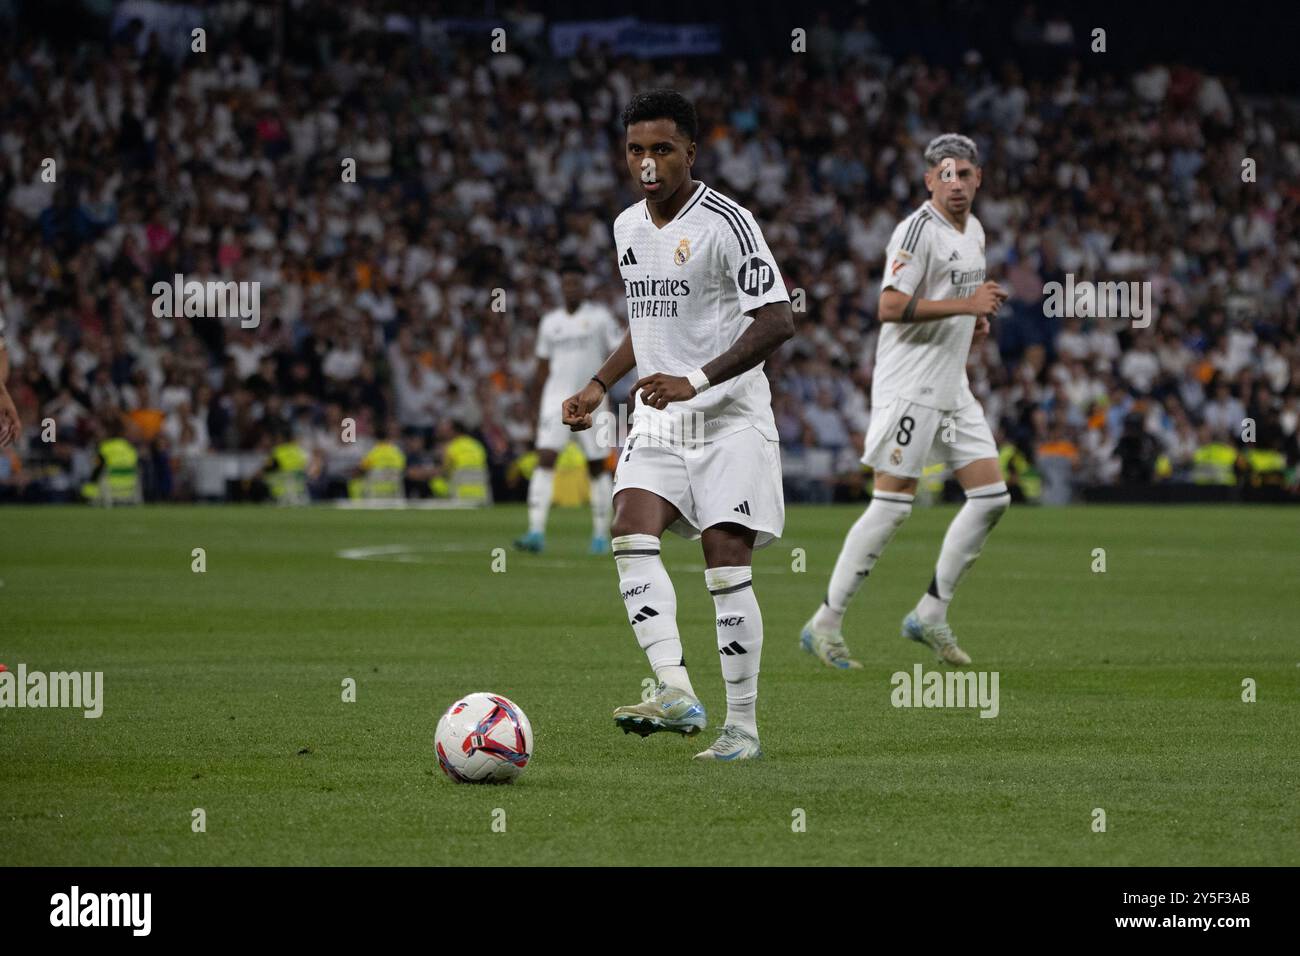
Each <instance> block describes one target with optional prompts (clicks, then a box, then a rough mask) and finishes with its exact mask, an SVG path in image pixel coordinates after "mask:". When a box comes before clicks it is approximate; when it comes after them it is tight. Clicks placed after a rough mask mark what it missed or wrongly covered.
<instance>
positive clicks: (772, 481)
mask: <svg viewBox="0 0 1300 956" xmlns="http://www.w3.org/2000/svg"><path fill="white" fill-rule="evenodd" d="M623 126H624V128H625V129H626V130H627V142H626V158H627V166H628V170H629V172H630V173H631V174H632V178H633V180H634V181H635V182H636V184H637V186H638V188H639V189H640V191H641V194H642V196H643V197H644V198H643V199H642V201H641V202H638V203H637V204H636V205H634V206H630V207H628V208H627V209H626V210H624V211H623V213H622V214H620V215H619V217H618V218H617V219H616V220H615V222H614V241H615V244H616V247H617V248H616V252H617V254H618V257H619V270H620V273H621V274H622V276H623V284H624V289H625V292H626V295H627V307H628V317H629V319H630V325H631V329H630V331H629V333H628V336H627V337H626V338H624V340H623V342H622V344H621V345H619V347H618V349H617V350H616V351H615V352H614V354H613V355H611V356H610V357H609V359H608V361H606V362H605V364H604V365H603V366H601V368H600V369H599V371H597V373H596V375H595V376H593V377H592V379H591V381H590V382H589V383H588V384H587V385H586V387H584V388H583V389H582V390H581V391H579V392H578V393H577V394H576V395H573V396H572V397H571V398H569V399H568V400H567V401H565V403H564V421H565V423H567V424H569V425H570V426H571V427H573V428H575V429H583V428H588V427H590V425H591V412H592V411H593V410H594V409H596V408H597V407H598V406H599V405H600V403H601V401H602V400H603V398H604V395H605V392H606V390H607V384H608V383H612V382H616V381H618V380H619V379H620V378H622V377H623V376H624V375H625V374H627V372H628V371H630V370H631V369H632V367H633V366H634V365H635V366H636V367H637V370H638V374H639V375H640V376H641V377H640V379H639V380H638V381H637V382H636V384H635V385H634V386H633V388H632V391H633V394H634V395H636V396H637V402H638V404H637V408H636V413H635V417H634V421H633V425H632V430H631V432H630V434H629V435H628V439H627V444H626V446H625V447H624V449H623V452H622V454H621V458H620V460H619V463H618V470H617V472H616V474H615V477H614V483H615V486H616V487H617V489H618V490H617V491H616V493H615V495H614V508H615V514H614V539H613V550H614V559H615V562H616V563H617V565H618V574H619V588H620V590H621V592H622V595H623V601H624V604H625V605H626V607H627V613H628V618H629V620H630V621H631V624H632V630H633V631H634V632H635V634H636V637H637V642H638V643H639V644H640V645H641V647H642V648H643V649H644V650H645V652H646V656H647V657H648V658H649V660H650V666H651V668H652V669H653V670H654V672H655V676H656V678H657V679H658V682H659V683H658V687H657V688H656V692H655V695H654V697H653V698H652V699H650V700H648V701H643V702H641V703H639V704H633V705H631V706H627V707H619V708H618V709H617V710H615V711H614V720H615V723H616V724H617V725H618V726H619V727H622V728H623V730H624V731H625V732H635V733H638V734H641V735H642V736H646V735H648V734H652V733H656V732H658V731H676V732H678V733H681V734H684V735H691V734H695V733H698V732H699V731H700V730H702V729H704V727H705V725H706V718H705V713H704V707H703V706H702V705H701V704H700V701H699V699H698V698H697V697H696V695H695V691H694V689H693V688H692V686H691V679H690V677H689V676H688V674H687V671H686V661H685V658H684V657H683V655H682V642H681V637H680V635H679V633H678V630H677V598H676V595H675V593H674V591H673V583H672V580H671V579H670V578H669V576H668V572H667V570H665V568H664V565H663V561H662V560H661V559H660V555H659V546H660V538H661V537H662V535H663V533H664V531H666V530H668V529H669V528H672V529H673V530H674V531H676V532H677V533H678V534H681V535H682V536H684V537H687V538H701V539H702V544H703V548H704V559H705V565H706V568H707V570H706V571H705V573H704V580H705V585H706V586H707V587H708V589H709V593H710V594H712V595H713V602H714V608H715V610H716V611H717V639H718V652H719V654H720V656H721V658H722V676H723V679H724V680H725V681H726V685H727V719H726V722H725V723H724V725H723V727H722V732H721V734H720V735H719V737H718V739H717V741H716V742H715V743H714V744H713V745H712V746H711V747H709V748H708V749H707V750H705V751H703V752H701V753H699V754H697V755H696V757H697V759H704V760H744V759H749V758H753V757H758V756H760V755H761V753H762V751H761V749H760V747H759V738H758V724H757V718H756V706H757V700H758V672H759V658H760V655H761V653H762V648H763V618H762V615H761V614H760V612H759V607H758V600H757V598H756V597H755V596H754V590H753V586H752V569H751V567H750V565H751V561H752V558H753V550H754V548H755V547H762V546H763V545H765V544H767V543H769V542H770V541H772V540H773V539H774V538H777V537H779V536H780V534H781V531H782V528H783V526H784V523H785V501H784V498H783V496H782V490H781V458H780V450H779V447H778V442H777V431H776V425H775V422H774V419H773V416H772V395H771V391H770V389H769V388H768V384H767V378H766V376H765V375H764V373H763V368H762V366H763V361H764V360H765V359H766V358H767V357H768V356H769V355H771V354H772V353H773V352H774V351H775V350H776V349H777V347H778V346H780V345H781V343H782V342H784V341H786V340H787V339H788V338H790V336H791V335H793V334H794V319H793V316H792V315H791V312H790V297H789V295H788V294H787V293H786V289H785V282H784V280H783V279H782V278H781V273H780V271H779V270H778V269H777V267H776V262H775V260H774V258H773V257H772V254H771V251H770V250H769V249H768V247H767V243H766V242H765V241H764V240H763V234H762V232H761V231H760V230H759V228H758V224H757V223H756V222H755V221H754V217H753V216H752V215H750V213H749V212H748V211H747V210H745V209H743V208H741V207H740V206H738V205H736V203H734V202H732V201H731V200H730V199H728V198H726V197H725V196H722V195H721V194H719V193H717V192H715V191H714V190H712V189H710V188H709V187H708V186H706V185H705V184H704V183H702V182H697V181H695V180H694V179H692V178H691V166H692V165H693V164H694V162H695V155H696V144H695V137H696V133H697V120H696V115H695V108H694V107H693V106H692V105H691V104H690V102H688V101H687V100H686V98H685V97H683V96H682V95H681V94H680V93H676V92H674V91H672V90H656V91H652V92H647V93H640V94H638V95H636V96H635V97H633V98H632V101H631V102H630V103H629V104H628V106H627V108H626V109H625V110H624V111H623ZM670 405H672V406H673V407H672V409H671V410H669V406H670Z"/></svg>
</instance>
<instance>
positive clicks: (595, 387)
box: [560, 330, 636, 432]
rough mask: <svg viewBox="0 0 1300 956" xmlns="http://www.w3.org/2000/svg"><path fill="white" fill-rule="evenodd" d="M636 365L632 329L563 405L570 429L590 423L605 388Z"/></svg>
mask: <svg viewBox="0 0 1300 956" xmlns="http://www.w3.org/2000/svg"><path fill="white" fill-rule="evenodd" d="M635 367H636V353H634V352H633V351H632V332H631V330H629V331H627V332H626V333H624V335H623V341H622V342H621V343H620V344H619V347H618V348H616V349H615V350H614V354H612V355H611V356H610V357H609V358H607V359H605V364H604V365H602V366H601V367H600V369H599V370H598V371H597V372H596V374H595V375H593V376H592V377H591V381H590V382H588V383H587V384H586V385H584V386H583V387H582V391H580V392H578V393H577V394H576V395H570V396H569V397H568V398H566V399H565V400H564V403H563V405H562V406H561V413H560V414H561V416H562V418H563V421H564V424H566V425H568V426H569V430H570V431H575V432H580V431H582V430H584V429H587V428H590V427H591V413H592V412H594V411H595V410H596V409H597V408H599V407H600V403H601V402H602V401H604V400H605V392H606V391H608V389H609V386H611V385H613V384H614V383H615V382H617V381H618V380H619V379H621V378H622V377H623V376H624V375H626V374H627V373H628V372H630V371H632V369H634V368H635Z"/></svg>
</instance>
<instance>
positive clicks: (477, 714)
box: [433, 693, 533, 783]
mask: <svg viewBox="0 0 1300 956" xmlns="http://www.w3.org/2000/svg"><path fill="white" fill-rule="evenodd" d="M433 749H434V752H435V753H436V754H437V755H438V766H439V767H441V768H442V772H443V773H445V774H446V775H447V776H448V777H449V778H450V779H452V780H453V781H455V782H456V783H509V782H510V781H512V780H514V779H515V778H516V777H518V776H519V775H520V774H521V773H523V771H524V767H526V766H528V761H530V760H532V758H533V727H532V724H530V723H529V722H528V717H527V715H525V714H524V712H523V709H522V708H520V706H519V705H518V704H516V703H515V702H514V701H512V700H511V699H510V698H508V697H502V696H501V695H500V694H486V693H477V694H470V695H469V696H467V697H462V698H461V699H460V700H458V701H456V703H454V704H452V705H451V706H450V707H448V708H447V712H446V713H445V714H443V715H442V719H441V720H439V721H438V729H437V730H436V731H434V734H433Z"/></svg>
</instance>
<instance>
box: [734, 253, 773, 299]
mask: <svg viewBox="0 0 1300 956" xmlns="http://www.w3.org/2000/svg"><path fill="white" fill-rule="evenodd" d="M775 281H776V270H775V269H773V268H772V267H771V266H769V265H768V264H767V263H766V262H764V261H763V260H762V259H760V258H758V257H757V256H755V257H754V258H752V259H750V260H749V261H748V262H746V263H745V264H744V265H743V266H741V267H740V271H739V272H737V273H736V285H738V286H740V289H741V291H742V292H744V293H745V294H746V295H762V294H763V293H764V292H766V291H767V290H768V289H770V288H772V283H774V282H775Z"/></svg>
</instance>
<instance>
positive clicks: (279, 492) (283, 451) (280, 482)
mask: <svg viewBox="0 0 1300 956" xmlns="http://www.w3.org/2000/svg"><path fill="white" fill-rule="evenodd" d="M271 459H272V461H274V462H275V465H276V470H275V471H273V472H271V474H270V476H269V477H270V480H269V481H268V482H267V484H268V485H270V486H271V494H272V495H274V496H275V497H276V498H283V497H285V495H286V494H287V493H288V492H289V489H290V488H291V487H296V488H299V489H301V488H303V486H304V482H305V481H306V479H307V453H306V452H305V451H303V450H302V448H301V447H300V446H299V445H298V444H297V443H296V442H285V443H284V444H282V445H276V446H275V447H274V448H272V449H271Z"/></svg>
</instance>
